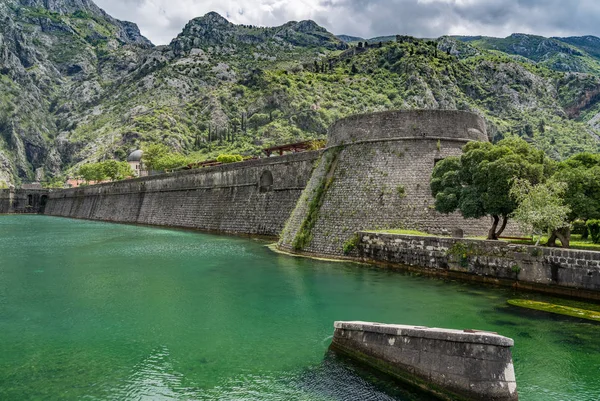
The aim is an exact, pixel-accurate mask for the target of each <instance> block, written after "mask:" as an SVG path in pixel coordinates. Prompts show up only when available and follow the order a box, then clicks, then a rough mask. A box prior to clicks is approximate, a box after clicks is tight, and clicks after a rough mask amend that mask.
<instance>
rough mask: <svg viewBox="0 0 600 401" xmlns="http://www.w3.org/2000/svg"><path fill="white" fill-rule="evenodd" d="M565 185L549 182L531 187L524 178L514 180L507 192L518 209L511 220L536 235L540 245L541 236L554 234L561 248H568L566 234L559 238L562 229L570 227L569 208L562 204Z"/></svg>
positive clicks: (524, 230)
mask: <svg viewBox="0 0 600 401" xmlns="http://www.w3.org/2000/svg"><path fill="white" fill-rule="evenodd" d="M566 189H567V184H565V183H563V182H557V181H552V180H549V181H547V182H545V183H540V184H537V185H532V184H531V183H530V182H529V181H528V180H526V179H516V180H515V181H514V183H513V186H512V188H511V190H510V194H511V196H512V197H513V198H514V199H515V200H516V201H517V203H518V206H517V208H516V209H515V210H514V212H513V213H512V214H511V217H512V218H513V219H514V220H515V221H516V222H517V223H518V224H519V227H520V228H521V230H523V232H526V233H530V234H532V235H538V240H537V243H536V245H539V243H540V239H541V238H542V234H544V233H547V232H552V233H553V232H557V233H558V236H559V239H560V240H561V243H562V245H563V247H565V248H568V247H569V240H570V238H569V235H566V236H565V235H562V232H561V229H563V228H565V227H568V226H569V213H570V212H571V209H570V208H569V206H567V205H565V202H564V200H563V195H564V193H565V191H566Z"/></svg>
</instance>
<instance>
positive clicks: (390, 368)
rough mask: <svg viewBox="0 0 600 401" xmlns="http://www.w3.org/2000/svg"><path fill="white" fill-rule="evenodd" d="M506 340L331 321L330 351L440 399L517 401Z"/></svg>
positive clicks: (460, 332)
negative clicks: (348, 357) (333, 325)
mask: <svg viewBox="0 0 600 401" xmlns="http://www.w3.org/2000/svg"><path fill="white" fill-rule="evenodd" d="M513 345H514V342H513V340H512V339H510V338H506V337H502V336H500V335H498V334H495V333H488V332H480V331H474V330H446V329H432V328H427V327H415V326H403V325H388V324H379V323H366V322H336V323H335V332H334V335H333V340H332V343H331V347H332V348H333V350H334V351H338V352H342V353H343V354H346V355H348V356H350V357H351V358H354V359H356V360H359V361H361V362H363V363H366V364H368V365H370V366H372V367H374V368H376V369H378V370H381V371H383V372H385V373H387V374H390V375H392V376H393V377H395V378H397V379H400V380H402V381H404V382H407V383H410V384H412V385H416V386H418V387H421V388H422V389H424V390H427V391H429V392H431V393H434V394H435V395H437V396H438V397H439V398H441V399H445V400H481V401H484V400H485V401H501V400H502V401H513V400H517V399H518V395H517V384H516V380H515V371H514V366H513V361H512V354H511V350H510V348H511V347H512V346H513Z"/></svg>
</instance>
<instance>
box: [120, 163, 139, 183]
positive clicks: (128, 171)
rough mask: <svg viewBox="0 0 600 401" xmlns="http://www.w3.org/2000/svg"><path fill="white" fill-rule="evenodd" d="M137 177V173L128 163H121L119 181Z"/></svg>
mask: <svg viewBox="0 0 600 401" xmlns="http://www.w3.org/2000/svg"><path fill="white" fill-rule="evenodd" d="M131 177H135V171H133V169H132V168H131V166H130V165H129V163H127V162H119V175H118V179H119V180H122V179H125V178H131Z"/></svg>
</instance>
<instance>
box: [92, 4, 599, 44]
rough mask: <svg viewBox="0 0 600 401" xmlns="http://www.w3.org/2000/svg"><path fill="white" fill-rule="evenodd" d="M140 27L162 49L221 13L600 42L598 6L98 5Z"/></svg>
mask: <svg viewBox="0 0 600 401" xmlns="http://www.w3.org/2000/svg"><path fill="white" fill-rule="evenodd" d="M96 2H97V4H98V5H99V6H100V7H102V8H104V9H105V10H106V11H107V12H108V13H109V14H111V15H113V16H114V17H116V18H119V19H124V20H129V21H133V22H135V23H137V24H138V25H139V26H140V29H141V31H142V33H143V34H144V35H145V36H147V37H148V38H149V39H150V40H152V41H153V42H154V43H156V44H166V43H169V42H170V41H171V39H173V38H174V37H175V36H177V34H178V33H179V32H181V30H182V29H183V27H184V26H185V24H186V23H187V22H188V21H189V20H191V19H192V18H195V17H199V16H202V15H204V14H206V13H207V12H210V11H216V12H218V13H219V14H221V15H223V16H224V17H226V18H227V19H228V20H230V21H231V22H234V23H237V24H251V25H262V26H275V25H281V24H283V23H285V22H287V21H290V20H302V19H313V20H315V21H316V22H317V23H319V24H320V25H322V26H324V27H325V28H327V29H328V30H330V31H331V32H333V33H337V34H341V33H344V34H350V35H357V36H363V37H373V36H380V35H391V34H396V33H400V34H410V35H414V36H420V37H437V36H441V35H445V34H461V35H489V36H507V35H509V34H511V33H514V32H525V33H535V34H540V35H544V36H566V35H585V34H595V35H598V34H600V26H599V25H598V24H597V21H598V20H599V19H600V2H598V1H597V0H573V1H564V0H504V1H498V0H206V1H204V0H202V1H200V0H96Z"/></svg>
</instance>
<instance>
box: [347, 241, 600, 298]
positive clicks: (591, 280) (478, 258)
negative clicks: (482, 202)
mask: <svg viewBox="0 0 600 401" xmlns="http://www.w3.org/2000/svg"><path fill="white" fill-rule="evenodd" d="M359 238H360V241H359V243H358V246H357V254H358V256H359V257H360V258H362V259H363V260H371V261H379V262H386V263H393V264H399V265H405V266H419V267H422V268H424V269H433V270H437V271H441V272H460V273H465V274H468V275H472V276H478V277H482V278H491V279H501V280H509V281H513V282H515V283H519V284H521V283H524V284H535V285H543V286H553V287H556V286H558V287H564V288H567V289H572V290H575V291H576V290H588V291H600V252H593V251H583V250H574V249H571V250H568V249H560V248H548V247H535V246H525V245H514V244H509V243H506V242H502V241H482V240H474V239H457V238H450V237H421V236H414V235H400V234H382V233H373V232H360V233H359ZM549 292H553V291H549ZM566 295H574V296H583V297H588V296H587V295H586V294H583V293H582V294H577V293H576V292H573V293H567V294H566Z"/></svg>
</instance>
